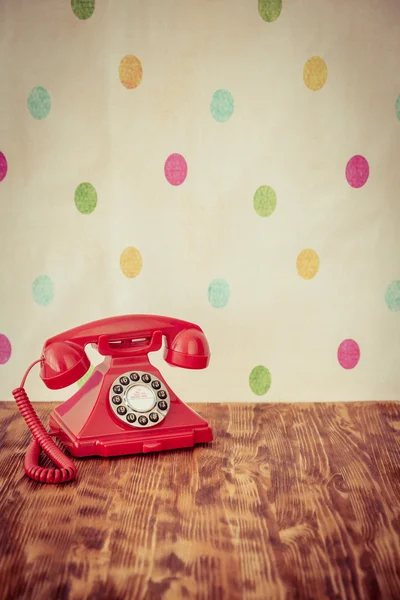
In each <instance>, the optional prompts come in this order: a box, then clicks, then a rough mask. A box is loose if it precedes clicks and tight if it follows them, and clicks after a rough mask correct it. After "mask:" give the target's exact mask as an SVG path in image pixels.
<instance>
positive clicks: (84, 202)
mask: <svg viewBox="0 0 400 600" xmlns="http://www.w3.org/2000/svg"><path fill="white" fill-rule="evenodd" d="M75 205H76V208H77V209H78V210H79V212H80V213H82V214H83V215H89V214H90V213H91V212H93V211H94V209H95V208H96V205H97V192H96V190H95V188H94V187H93V185H92V184H91V183H86V182H85V183H81V184H79V185H78V187H77V188H76V190H75Z"/></svg>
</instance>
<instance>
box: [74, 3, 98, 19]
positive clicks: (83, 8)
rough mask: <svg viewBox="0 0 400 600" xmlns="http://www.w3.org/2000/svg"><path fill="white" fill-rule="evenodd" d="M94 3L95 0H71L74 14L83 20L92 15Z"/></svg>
mask: <svg viewBox="0 0 400 600" xmlns="http://www.w3.org/2000/svg"><path fill="white" fill-rule="evenodd" d="M94 4H95V0H71V8H72V10H73V12H74V15H75V16H76V17H78V19H81V20H83V21H85V20H86V19H89V18H90V17H91V16H92V14H93V12H94Z"/></svg>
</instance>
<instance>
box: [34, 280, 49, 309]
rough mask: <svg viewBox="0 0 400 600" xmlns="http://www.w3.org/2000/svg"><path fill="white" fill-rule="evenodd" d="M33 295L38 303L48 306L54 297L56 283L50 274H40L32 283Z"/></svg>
mask: <svg viewBox="0 0 400 600" xmlns="http://www.w3.org/2000/svg"><path fill="white" fill-rule="evenodd" d="M32 295H33V299H34V301H35V302H36V304H39V305H40V306H48V305H49V304H50V302H51V301H52V300H53V298H54V284H53V282H52V280H51V279H50V277H49V276H48V275H39V277H36V279H35V281H34V282H33V284H32Z"/></svg>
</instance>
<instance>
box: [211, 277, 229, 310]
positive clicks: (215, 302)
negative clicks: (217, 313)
mask: <svg viewBox="0 0 400 600" xmlns="http://www.w3.org/2000/svg"><path fill="white" fill-rule="evenodd" d="M230 295H231V291H230V288H229V284H228V283H227V282H226V281H225V279H213V281H212V282H211V283H210V285H209V286H208V301H209V303H210V304H211V306H213V307H214V308H224V306H226V305H227V304H228V302H229V297H230Z"/></svg>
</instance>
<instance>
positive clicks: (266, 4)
mask: <svg viewBox="0 0 400 600" xmlns="http://www.w3.org/2000/svg"><path fill="white" fill-rule="evenodd" d="M281 11H282V0H258V12H259V13H260V17H261V18H262V19H264V21H267V23H271V22H272V21H276V19H277V18H278V17H279V15H280V14H281Z"/></svg>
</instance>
